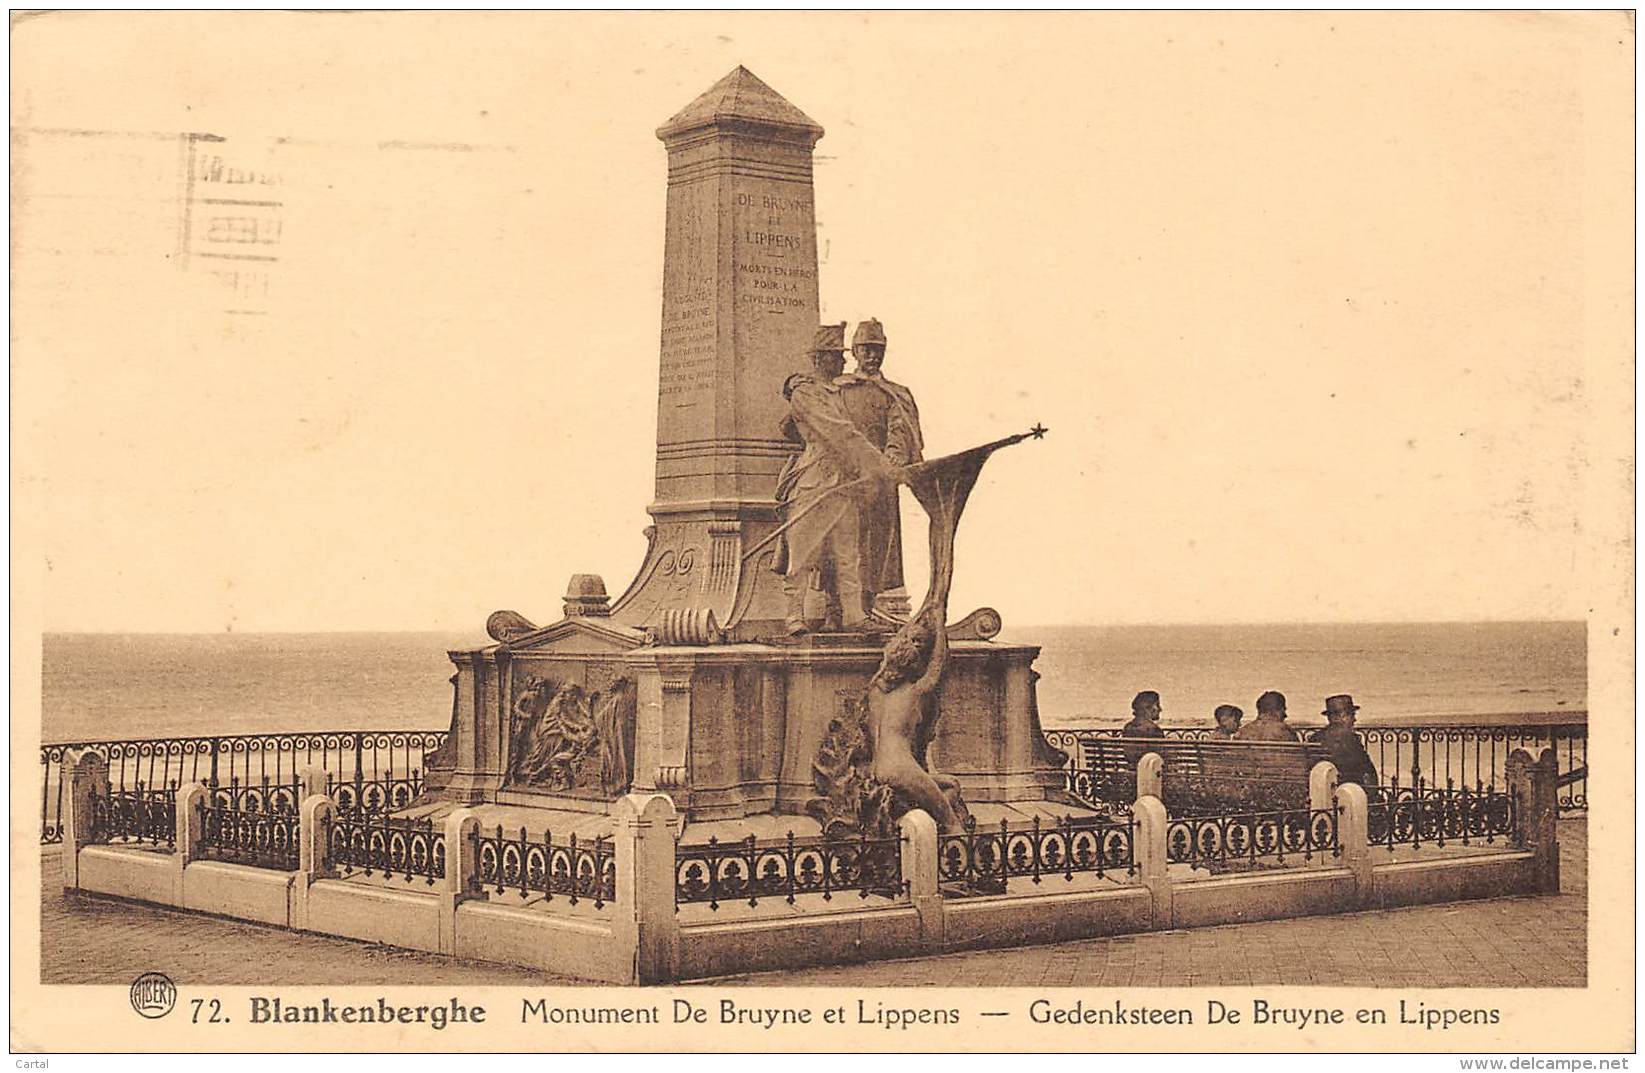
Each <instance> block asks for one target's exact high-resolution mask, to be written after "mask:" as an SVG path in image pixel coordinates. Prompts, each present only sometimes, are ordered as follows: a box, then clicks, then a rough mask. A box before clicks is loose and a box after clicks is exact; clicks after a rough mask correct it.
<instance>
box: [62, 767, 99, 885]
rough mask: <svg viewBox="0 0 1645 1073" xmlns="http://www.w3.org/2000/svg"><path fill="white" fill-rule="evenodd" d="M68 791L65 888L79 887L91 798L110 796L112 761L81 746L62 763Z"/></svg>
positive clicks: (89, 835) (64, 820) (88, 835)
mask: <svg viewBox="0 0 1645 1073" xmlns="http://www.w3.org/2000/svg"><path fill="white" fill-rule="evenodd" d="M62 770H63V775H62V777H63V778H64V779H67V780H68V786H67V790H68V792H67V793H66V794H64V795H63V815H62V823H63V842H62V850H61V852H62V854H63V889H64V890H78V889H80V850H81V848H82V847H84V846H88V845H90V844H91V840H92V837H93V829H92V801H93V799H94V798H98V797H104V798H106V797H108V795H109V762H108V760H107V759H105V758H104V756H103V754H102V753H99V752H95V751H93V750H91V749H82V750H79V751H77V752H73V753H70V754H69V755H68V756H67V757H66V758H65V759H64V763H63V768H62Z"/></svg>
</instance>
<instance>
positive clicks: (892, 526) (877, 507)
mask: <svg viewBox="0 0 1645 1073" xmlns="http://www.w3.org/2000/svg"><path fill="white" fill-rule="evenodd" d="M841 327H842V329H843V327H844V326H843V325H842V326H841ZM841 336H842V339H843V336H844V332H843V330H842V332H841ZM885 349H886V339H885V329H884V328H883V327H882V326H881V325H880V322H879V321H878V320H876V319H874V318H872V317H870V318H869V319H868V320H865V321H863V322H861V323H860V324H858V325H857V330H856V332H855V333H854V334H853V335H852V337H851V355H852V357H854V358H855V359H856V361H857V367H856V369H855V370H853V371H852V372H850V373H846V374H845V375H843V376H841V377H839V379H838V380H836V383H837V384H838V385H839V388H840V399H841V401H842V402H843V403H844V405H845V412H846V413H847V414H849V415H850V417H851V423H852V424H854V425H855V426H856V427H857V430H858V431H859V432H861V433H862V434H863V436H865V437H866V438H867V439H868V442H869V443H871V444H873V445H874V448H875V449H876V450H878V451H879V452H880V453H881V455H882V456H883V457H884V459H885V461H886V463H887V464H888V465H890V466H908V465H912V464H914V463H916V462H919V461H921V460H922V457H923V456H922V452H923V450H924V448H925V441H924V438H923V435H922V433H921V431H920V412H919V408H918V407H917V406H915V405H914V394H913V392H911V391H909V390H908V389H907V388H906V387H903V386H902V385H901V384H897V383H893V382H892V381H890V380H887V379H886V378H885V376H884V375H883V374H882V373H881V371H880V367H881V365H882V364H883V363H884V362H885ZM897 496H898V489H897V486H896V485H895V484H890V483H886V484H881V485H878V486H876V487H875V488H873V489H872V490H870V491H869V492H868V493H867V494H865V495H864V496H863V497H862V499H861V501H860V506H859V510H858V526H857V534H858V535H857V551H858V554H859V556H860V561H861V567H860V581H861V584H862V590H863V601H864V605H865V606H866V607H868V608H869V609H870V610H872V609H873V607H874V598H875V597H876V596H877V595H879V594H880V593H885V592H890V591H891V590H893V589H899V588H901V587H902V584H903V576H902V512H901V509H900V507H899V504H898V501H897Z"/></svg>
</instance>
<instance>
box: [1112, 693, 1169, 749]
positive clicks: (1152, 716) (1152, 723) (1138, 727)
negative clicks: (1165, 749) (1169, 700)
mask: <svg viewBox="0 0 1645 1073" xmlns="http://www.w3.org/2000/svg"><path fill="white" fill-rule="evenodd" d="M1160 711H1161V709H1160V702H1159V694H1158V693H1156V692H1154V691H1153V690H1152V689H1145V690H1143V691H1142V692H1141V693H1138V694H1137V695H1136V696H1135V697H1132V698H1131V721H1130V722H1129V723H1126V724H1125V725H1124V726H1123V727H1121V728H1120V736H1121V737H1125V738H1163V737H1165V729H1164V728H1163V727H1161V726H1160V725H1159V717H1160ZM1147 752H1148V749H1147V748H1146V747H1145V746H1141V745H1132V744H1130V743H1127V744H1126V746H1125V759H1126V761H1127V762H1129V763H1130V764H1132V765H1133V766H1135V764H1136V762H1137V761H1138V760H1141V759H1142V758H1143V756H1144V755H1146V754H1147Z"/></svg>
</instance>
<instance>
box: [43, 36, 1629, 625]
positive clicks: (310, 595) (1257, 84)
mask: <svg viewBox="0 0 1645 1073" xmlns="http://www.w3.org/2000/svg"><path fill="white" fill-rule="evenodd" d="M13 48H14V51H13V57H14V61H13V62H14V67H13V72H14V73H13V78H14V117H13V119H14V125H16V126H20V127H23V128H26V131H25V133H24V134H23V135H22V137H21V140H20V141H19V142H17V143H16V148H15V150H14V153H15V156H14V161H15V166H16V169H17V170H16V174H15V181H16V183H17V191H18V195H17V196H18V210H17V215H16V220H17V223H16V231H15V236H14V241H15V248H16V251H17V252H16V256H17V261H16V273H17V275H16V279H17V282H16V303H15V321H14V337H15V340H16V349H15V352H14V353H15V362H14V368H13V373H14V392H15V395H14V398H15V404H16V409H15V424H14V462H15V464H16V466H17V470H16V477H17V480H18V481H19V484H18V495H19V499H18V500H16V501H14V516H13V517H14V525H15V526H16V537H17V544H16V547H17V549H18V556H19V557H18V560H17V570H18V572H19V574H20V575H21V576H20V581H19V584H20V586H21V588H20V590H19V591H22V592H25V593H30V594H34V598H37V599H38V600H39V601H40V604H41V616H42V619H43V621H44V623H45V626H46V628H47V629H49V630H179V631H194V630H200V631H216V630H223V629H234V630H239V631H255V630H321V629H430V630H466V629H474V630H476V631H478V629H479V627H480V624H481V623H483V621H484V618H485V616H486V615H487V613H489V612H490V611H492V610H494V609H497V608H500V607H509V608H514V609H517V610H519V611H520V612H522V613H524V614H525V615H527V616H528V617H530V618H533V619H534V620H536V621H539V622H542V621H549V620H552V619H554V618H556V617H558V613H559V606H560V596H561V594H562V593H563V592H564V587H565V582H566V579H567V578H568V576H569V575H571V574H572V573H575V572H595V573H599V574H602V575H604V577H605V580H606V584H607V587H608V589H610V590H611V592H612V593H613V595H615V594H616V593H618V592H620V591H621V590H622V589H623V588H624V587H625V586H626V584H627V583H628V581H629V579H630V577H631V576H632V574H633V572H634V570H635V569H636V568H637V567H638V565H639V563H640V560H641V557H642V554H643V551H644V540H643V537H642V535H641V530H642V529H643V527H644V526H645V525H646V524H648V522H649V518H648V516H647V515H646V513H645V510H644V507H645V504H646V503H647V502H648V501H649V499H650V495H651V490H652V489H651V483H652V453H653V448H654V431H655V423H656V373H657V342H658V329H659V324H658V321H659V312H660V303H661V281H662V252H663V213H664V189H665V188H664V181H665V174H666V173H665V154H664V150H663V148H662V145H661V143H660V142H658V141H657V140H656V138H655V136H654V134H653V131H654V129H655V128H656V127H657V126H659V125H660V124H661V123H662V122H663V121H664V120H665V119H667V118H668V117H669V115H671V114H672V113H673V112H675V111H676V110H678V109H679V108H680V107H682V106H684V105H685V104H686V103H688V102H689V101H690V100H691V99H692V98H693V97H695V96H696V95H697V94H698V93H700V92H701V91H703V90H704V89H706V88H707V87H708V86H709V85H711V84H712V83H713V82H714V81H716V80H717V79H718V78H720V77H721V76H722V75H724V74H725V73H726V72H727V71H729V70H730V69H731V68H732V67H734V66H735V65H736V64H738V63H742V64H745V65H746V66H748V67H749V68H750V69H751V70H753V71H754V72H755V73H756V74H757V75H759V77H761V78H762V79H764V80H765V81H766V82H768V83H769V84H770V85H771V86H772V87H774V88H775V89H776V90H777V91H778V92H780V93H782V94H783V95H784V96H786V97H787V98H788V99H789V100H791V101H792V102H793V103H794V104H796V105H797V106H798V107H800V108H801V109H803V110H804V111H805V112H807V113H808V114H809V115H811V116H812V117H813V118H814V119H816V120H817V121H818V122H819V123H820V124H822V126H823V127H824V128H825V129H826V131H827V134H826V136H825V137H824V138H823V140H822V141H821V142H820V143H819V145H818V147H817V154H818V155H817V168H816V191H815V194H816V209H817V217H818V227H819V250H820V267H819V276H820V283H821V294H822V305H823V308H822V316H823V319H825V320H841V319H848V320H851V321H853V322H854V321H856V320H859V319H861V318H864V317H867V316H877V317H879V318H880V319H881V320H882V321H883V322H884V324H885V328H886V332H887V334H888V336H889V338H890V348H889V354H888V357H887V361H886V371H887V373H888V375H890V376H891V377H892V378H893V379H895V380H898V381H900V382H902V383H905V384H907V385H909V386H910V387H911V388H912V389H913V391H914V394H915V396H916V398H917V399H918V401H919V405H920V410H921V414H922V417H923V419H924V423H925V436H926V441H927V444H928V449H929V452H930V453H938V452H945V451H949V450H956V449H959V448H962V447H965V446H970V445H972V444H974V443H977V442H981V441H984V440H988V439H993V438H996V437H999V436H1002V435H1006V434H1009V433H1011V432H1015V431H1020V430H1022V429H1025V428H1027V427H1028V426H1029V425H1031V424H1033V423H1035V422H1043V423H1044V424H1045V425H1047V426H1049V427H1050V428H1051V430H1052V431H1051V434H1050V436H1048V437H1047V438H1046V439H1045V440H1044V441H1043V442H1039V443H1030V444H1025V445H1023V446H1021V447H1017V448H1013V449H1012V450H1010V451H1008V452H1004V453H1002V454H1000V455H998V456H996V458H995V459H994V461H992V462H991V463H990V465H989V467H988V469H987V470H986V471H985V474H984V477H983V480H982V483H981V485H980V486H979V488H978V490H977V492H976V493H975V494H974V496H973V497H972V500H971V506H970V508H969V510H968V513H967V515H966V517H965V521H964V524H963V526H962V529H961V536H960V546H959V564H958V573H957V580H956V584H955V592H954V598H953V600H952V601H951V606H952V607H954V608H955V609H956V612H957V614H963V613H964V612H965V611H967V610H969V609H970V608H971V607H974V606H978V605H984V604H986V605H990V606H993V607H996V608H998V609H1000V611H1001V612H1002V613H1003V614H1004V616H1005V619H1006V622H1007V624H1008V626H1009V625H1010V624H1012V623H1023V624H1026V623H1083V622H1089V623H1115V622H1278V621H1293V620H1344V621H1355V620H1443V619H1481V618H1500V619H1521V618H1581V617H1583V616H1584V614H1585V613H1586V611H1587V608H1588V606H1590V602H1591V596H1592V593H1593V591H1594V588H1593V586H1595V585H1596V584H1598V581H1596V578H1605V577H1608V578H1611V579H1613V580H1614V577H1615V575H1614V574H1609V575H1607V574H1603V573H1602V572H1601V573H1596V569H1597V566H1596V559H1597V558H1599V557H1600V553H1599V552H1597V551H1596V548H1600V547H1604V546H1606V544H1605V541H1606V540H1607V539H1609V537H1610V536H1612V535H1614V534H1615V533H1616V532H1617V531H1618V530H1617V528H1616V526H1617V521H1616V518H1615V517H1614V515H1615V511H1614V510H1612V511H1610V512H1609V513H1607V512H1606V511H1604V510H1603V509H1600V508H1601V507H1603V505H1605V504H1607V503H1611V504H1615V503H1617V502H1620V501H1619V500H1618V499H1617V497H1618V496H1619V495H1620V494H1622V492H1623V491H1624V490H1625V489H1626V488H1628V487H1629V485H1628V480H1629V479H1630V468H1629V466H1628V464H1627V461H1626V457H1625V456H1626V454H1627V452H1628V450H1629V445H1628V444H1627V443H1626V442H1625V441H1623V440H1622V439H1621V438H1620V436H1619V432H1620V431H1622V430H1624V429H1625V428H1626V422H1627V421H1628V420H1629V413H1630V410H1629V407H1630V405H1631V394H1625V393H1624V392H1625V391H1627V392H1631V386H1630V380H1629V375H1630V367H1629V365H1628V360H1629V355H1630V354H1631V341H1630V340H1629V339H1628V338H1627V337H1626V336H1627V333H1626V331H1625V330H1624V331H1621V332H1619V331H1618V325H1619V324H1620V325H1623V326H1624V327H1625V326H1626V325H1627V324H1628V323H1631V321H1623V320H1619V318H1620V317H1623V316H1629V314H1628V312H1627V311H1628V310H1629V309H1630V308H1631V301H1632V296H1631V292H1630V291H1629V289H1628V286H1627V283H1628V281H1627V278H1626V271H1627V270H1626V267H1625V266H1626V265H1628V264H1631V255H1630V254H1629V236H1628V235H1627V234H1626V233H1623V232H1622V231H1619V230H1618V229H1617V227H1616V226H1615V224H1616V221H1617V220H1618V219H1624V218H1626V217H1625V215H1624V216H1619V215H1618V214H1619V213H1624V214H1625V213H1626V211H1627V209H1626V207H1625V206H1626V205H1628V204H1631V188H1630V187H1629V185H1628V183H1629V180H1628V176H1627V173H1626V168H1627V164H1628V156H1627V154H1628V152H1629V150H1628V147H1627V146H1626V145H1620V146H1619V145H1617V144H1616V143H1615V138H1616V137H1618V136H1625V135H1626V133H1627V131H1628V130H1631V120H1630V119H1629V114H1628V102H1627V100H1624V99H1623V92H1624V91H1626V90H1627V89H1628V86H1629V85H1630V82H1629V80H1630V79H1631V69H1630V67H1629V63H1630V57H1631V55H1632V49H1633V41H1632V31H1631V27H1629V25H1628V21H1627V18H1626V16H1625V15H1622V14H1615V13H1613V14H1610V15H1600V16H1577V15H1556V16H1548V15H1544V14H1535V13H1525V14H1520V15H1509V16H1473V17H1469V16H1410V15H1405V16H1398V15H1381V14H1371V15H1366V14H1360V15H1349V14H1319V15H1306V16H1267V15H1225V16H1217V17H1212V16H1205V15H1178V16H1065V17H1058V18H1038V19H1035V18H1016V19H1010V20H1005V19H1002V18H1000V17H994V16H940V17H939V16H918V15H895V16H873V17H865V16H861V15H837V16H828V17H817V16H811V17H806V16H798V15H768V16H757V17H755V16H742V15H697V16H677V17H667V18H661V17H655V16H649V15H637V14H630V15H611V16H605V17H599V18H588V17H572V16H545V15H519V16H464V17H455V16H435V15H422V14H418V15H409V16H394V15H339V14H326V15H315V14H307V15H305V14H269V15H259V16H225V15H209V14H206V15H187V16H184V15H146V16H144V15H129V16H107V15H62V16H48V17H45V18H37V19H33V20H31V21H29V22H26V23H24V24H22V25H20V26H18V27H17V28H16V29H15V30H14V40H13ZM1628 100H1631V96H1630V97H1629V98H1628ZM1624 124H1629V125H1624ZM188 131H192V132H205V133H211V134H215V135H219V136H221V137H223V138H225V139H226V141H224V142H222V143H212V144H220V146H221V156H222V159H223V160H226V161H231V162H233V163H234V164H235V165H236V166H240V167H244V168H248V169H251V170H254V171H258V172H259V173H260V174H267V175H268V176H271V177H272V178H273V179H275V180H277V181H275V182H271V183H266V184H261V187H260V189H261V190H262V191H263V196H264V199H265V200H271V201H278V202H280V205H279V207H278V213H277V215H278V218H279V221H280V231H279V233H278V236H277V241H273V242H264V243H263V244H262V245H263V246H265V247H267V251H266V252H267V255H268V256H274V257H276V258H277V259H276V260H274V261H269V262H255V263H253V264H254V267H256V266H266V271H267V293H266V294H264V293H262V292H261V291H260V290H257V291H255V293H242V292H235V291H234V290H233V288H234V286H235V284H234V282H233V281H232V280H227V279H225V277H223V276H222V275H220V274H219V273H218V269H217V266H215V265H212V264H210V263H209V262H207V261H205V260H203V259H202V258H200V257H199V256H185V254H186V253H187V252H188V251H186V250H183V249H182V248H181V243H180V239H179V235H180V231H179V223H178V221H179V219H180V212H181V208H182V204H183V201H182V200H180V199H183V198H184V197H185V195H184V194H183V193H182V192H181V191H182V190H183V189H184V186H183V183H182V178H183V175H184V172H186V170H187V167H186V159H187V155H186V147H185V146H184V145H183V143H182V142H180V141H179V139H178V138H177V137H176V135H178V134H179V133H180V132H188ZM31 132H32V133H31ZM70 132H73V133H70ZM168 134H169V135H170V137H162V135H168ZM280 139H283V141H277V140H280ZM196 148H197V150H198V146H197V147H196ZM198 166H199V158H198V157H197V158H196V167H198ZM1619 168H1620V169H1621V170H1620V171H1619ZM1619 175H1620V179H1619ZM197 178H198V176H197ZM195 191H196V196H199V188H198V186H196V188H195ZM1619 199H1625V200H1619ZM198 208H199V206H195V210H196V211H197V210H198ZM196 219H198V215H196ZM197 237H198V236H196V238H197ZM265 237H266V233H265ZM1619 266H1622V267H1619ZM1619 273H1620V275H1619ZM253 282H254V281H253ZM239 285H240V286H241V287H242V288H243V289H244V288H247V287H249V286H251V284H249V283H247V282H246V280H242V281H241V282H240V284H239ZM230 310H233V312H231V311H230ZM25 505H28V506H30V509H27V510H24V509H22V508H23V507H24V506H25ZM917 510H918V508H917V507H915V506H913V505H912V503H911V501H910V502H908V504H907V506H906V507H905V525H907V526H909V527H910V528H909V530H908V532H909V539H908V540H906V541H905V546H908V547H910V548H912V549H915V550H916V551H917V550H918V549H919V548H921V546H922V545H923V543H924V541H923V538H922V537H920V536H919V529H918V526H920V525H923V519H922V518H920V517H918V516H917ZM1617 554H1622V552H1618V553H1617ZM1613 565H1614V564H1613ZM910 567H911V576H915V577H919V576H922V575H921V571H923V563H922V562H921V561H919V560H918V559H917V558H915V557H912V556H911V562H910ZM916 595H917V594H916Z"/></svg>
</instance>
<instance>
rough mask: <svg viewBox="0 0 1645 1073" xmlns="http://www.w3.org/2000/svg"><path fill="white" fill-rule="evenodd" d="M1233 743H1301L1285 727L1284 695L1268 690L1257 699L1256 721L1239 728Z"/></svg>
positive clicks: (1294, 733) (1288, 728)
mask: <svg viewBox="0 0 1645 1073" xmlns="http://www.w3.org/2000/svg"><path fill="white" fill-rule="evenodd" d="M1234 740H1235V741H1301V740H1302V739H1301V738H1299V737H1297V732H1296V731H1294V730H1292V729H1291V728H1290V727H1288V726H1286V725H1285V694H1284V693H1281V692H1279V691H1278V690H1274V689H1270V690H1269V691H1268V692H1266V693H1264V694H1263V695H1262V696H1260V697H1258V698H1257V721H1256V722H1254V723H1249V724H1247V725H1245V726H1242V727H1240V728H1239V733H1237V734H1235V735H1234Z"/></svg>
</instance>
